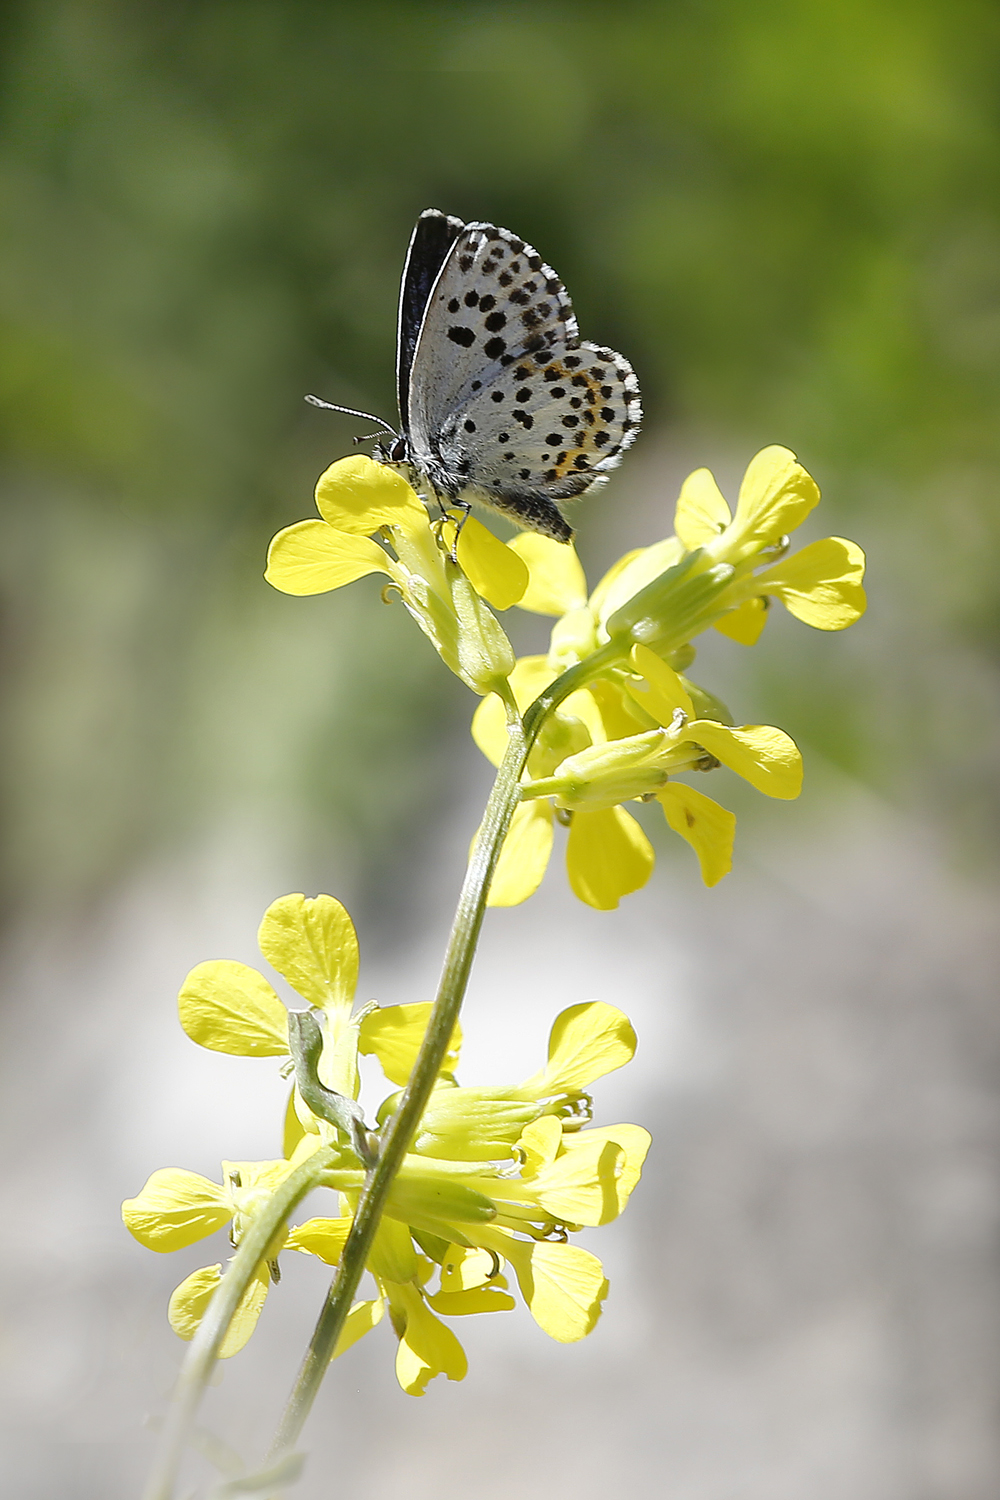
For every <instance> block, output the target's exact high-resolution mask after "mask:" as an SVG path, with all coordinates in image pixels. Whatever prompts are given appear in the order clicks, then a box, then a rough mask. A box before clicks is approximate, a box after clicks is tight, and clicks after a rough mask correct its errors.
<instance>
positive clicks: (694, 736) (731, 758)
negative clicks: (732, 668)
mask: <svg viewBox="0 0 1000 1500" xmlns="http://www.w3.org/2000/svg"><path fill="white" fill-rule="evenodd" d="M682 738H683V739H686V740H693V741H694V743H695V744H697V745H701V746H702V748H703V749H704V750H707V751H708V753H709V754H710V755H714V756H715V758H716V760H721V762H722V764H723V765H724V766H728V767H729V769H730V770H731V771H735V772H736V774H737V776H742V777H743V778H744V780H745V781H749V783H750V785H751V786H754V787H756V788H757V790H758V792H763V793H764V795H765V797H780V798H782V799H783V800H786V801H787V800H790V799H791V798H793V797H797V796H798V795H799V792H801V790H802V756H801V755H800V753H799V747H798V746H797V745H796V743H795V741H794V740H793V739H792V738H791V736H790V735H787V734H785V732H784V730H782V729H775V727H774V725H773V724H744V725H743V726H742V727H741V728H740V729H729V728H727V727H726V725H725V724H716V723H715V722H714V721H713V720H712V719H694V720H692V722H691V723H690V724H688V725H687V727H686V729H685V730H684V733H683V735H682Z"/></svg>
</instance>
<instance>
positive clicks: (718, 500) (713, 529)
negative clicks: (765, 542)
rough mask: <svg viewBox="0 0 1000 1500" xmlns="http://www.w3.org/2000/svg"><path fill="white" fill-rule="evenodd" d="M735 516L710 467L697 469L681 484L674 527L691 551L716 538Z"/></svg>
mask: <svg viewBox="0 0 1000 1500" xmlns="http://www.w3.org/2000/svg"><path fill="white" fill-rule="evenodd" d="M731 520H732V515H731V514H730V510H729V506H728V505H727V504H726V501H725V498H724V496H723V494H722V491H721V490H720V489H719V486H718V485H717V484H716V482H715V476H714V475H713V474H712V472H711V470H709V469H695V471H694V473H693V474H689V475H688V477H687V479H685V481H684V483H683V484H682V485H681V492H680V495H679V496H678V499H677V510H676V511H675V512H674V531H675V532H676V533H677V535H678V536H679V537H680V539H681V541H682V542H683V543H684V545H685V547H686V548H687V550H688V551H689V552H693V551H694V550H695V548H696V547H703V546H704V545H705V543H706V542H711V541H714V539H715V538H716V537H717V536H719V534H720V533H721V532H723V531H725V529H726V527H727V526H728V525H729V523H730V521H731Z"/></svg>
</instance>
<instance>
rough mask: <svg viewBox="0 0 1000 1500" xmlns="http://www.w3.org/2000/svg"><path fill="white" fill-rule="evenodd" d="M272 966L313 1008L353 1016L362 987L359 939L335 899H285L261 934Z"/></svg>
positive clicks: (274, 904) (262, 947) (266, 920)
mask: <svg viewBox="0 0 1000 1500" xmlns="http://www.w3.org/2000/svg"><path fill="white" fill-rule="evenodd" d="M257 941H258V943H259V945H260V951H261V953H262V954H263V955H264V957H265V958H266V959H267V961H268V963H269V964H271V966H272V967H273V968H275V969H277V971H278V973H279V974H280V975H281V976H282V977H283V978H284V979H287V980H288V983H289V984H290V985H291V986H292V988H293V989H294V990H296V991H297V992H298V993H299V994H300V995H301V996H302V998H303V1000H308V1001H309V1003H310V1005H317V1006H319V1007H320V1008H321V1009H324V1010H331V1011H336V1012H337V1013H345V1014H346V1013H349V1012H350V1009H351V1005H352V1003H353V1000H354V991H355V989H356V987H357V983H358V938H357V934H356V932H355V931H354V923H353V922H352V921H351V918H350V916H349V915H348V913H347V911H346V909H345V908H344V907H343V906H342V905H341V904H340V902H339V901H337V900H335V899H334V897H333V896H316V897H314V898H310V897H307V896H302V895H294V896H281V897H279V899H278V900H277V901H272V903H271V905H270V906H269V907H268V909H267V911H266V912H265V913H264V919H263V921H262V922H261V924H260V929H259V931H258V933H257Z"/></svg>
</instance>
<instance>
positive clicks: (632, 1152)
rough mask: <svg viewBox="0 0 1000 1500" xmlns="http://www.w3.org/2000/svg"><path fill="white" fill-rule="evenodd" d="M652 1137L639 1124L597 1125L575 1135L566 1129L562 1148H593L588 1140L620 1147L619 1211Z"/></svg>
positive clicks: (628, 1195) (640, 1170) (644, 1158)
mask: <svg viewBox="0 0 1000 1500" xmlns="http://www.w3.org/2000/svg"><path fill="white" fill-rule="evenodd" d="M652 1139H653V1138H652V1136H651V1135H650V1133H649V1131H648V1130H643V1128H642V1126H641V1125H600V1126H597V1127H596V1128H594V1129H591V1130H581V1131H579V1132H578V1133H577V1134H573V1132H572V1131H568V1132H566V1133H565V1134H564V1135H563V1138H562V1150H563V1152H564V1153H569V1152H573V1151H586V1150H593V1149H594V1148H593V1146H592V1145H591V1144H590V1143H591V1141H613V1142H614V1144H615V1145H616V1146H618V1147H619V1148H620V1149H621V1152H622V1158H621V1161H620V1163H619V1168H618V1172H617V1179H616V1184H615V1186H616V1191H617V1194H618V1212H619V1213H621V1212H622V1211H623V1210H624V1208H625V1205H626V1204H627V1203H628V1200H629V1198H630V1197H631V1194H632V1189H633V1188H634V1187H635V1185H636V1183H637V1182H638V1181H639V1177H640V1175H641V1173H642V1165H643V1162H644V1161H645V1160H646V1153H647V1152H648V1150H649V1148H650V1146H651V1144H652Z"/></svg>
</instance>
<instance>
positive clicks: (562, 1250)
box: [122, 895, 649, 1396]
mask: <svg viewBox="0 0 1000 1500" xmlns="http://www.w3.org/2000/svg"><path fill="white" fill-rule="evenodd" d="M259 942H260V949H261V952H262V954H263V955H264V957H265V959H266V960H267V961H268V963H269V964H270V965H271V966H272V967H273V968H274V969H275V970H277V972H278V973H279V974H280V975H282V976H283V978H284V979H286V980H287V981H288V983H289V984H290V985H291V986H292V988H293V989H294V990H295V991H296V992H297V993H298V994H299V995H300V996H301V997H302V999H303V1000H305V1001H306V1002H307V1004H308V1005H309V1006H310V1007H312V1009H311V1011H310V1012H307V1013H306V1014H309V1015H311V1016H313V1017H315V1018H316V1019H317V1020H318V1021H319V1030H320V1034H321V1036H322V1049H321V1051H320V1053H319V1058H318V1063H317V1066H316V1077H317V1082H318V1084H319V1085H320V1086H322V1087H323V1088H325V1089H326V1090H329V1091H333V1093H335V1094H336V1095H337V1096H342V1097H343V1099H344V1100H345V1101H350V1103H349V1108H351V1109H353V1110H356V1111H357V1117H358V1119H359V1120H361V1121H362V1133H363V1135H364V1137H365V1139H367V1140H372V1139H374V1137H373V1136H371V1135H369V1134H368V1132H367V1128H366V1127H364V1126H363V1116H362V1115H361V1111H360V1107H359V1106H358V1105H356V1104H354V1103H353V1101H355V1100H356V1099H357V1097H358V1094H359V1088H360V1086H359V1072H358V1056H359V1054H372V1055H374V1056H375V1057H376V1058H377V1060H378V1062H379V1063H380V1065H381V1067H382V1071H383V1072H384V1074H385V1076H386V1078H387V1079H388V1080H389V1082H390V1083H391V1084H394V1085H397V1086H399V1085H403V1084H405V1083H406V1081H407V1079H408V1078H409V1075H410V1071H411V1069H412V1067H413V1064H414V1061H415V1059H416V1055H417V1051H418V1049H419V1046H420V1043H421V1040H422V1038H423V1035H424V1031H425V1029H426V1026H427V1021H428V1016H429V1011H430V1007H429V1005H426V1004H409V1005H390V1006H386V1007H381V1006H378V1005H376V1004H375V1003H374V1002H371V1003H369V1004H367V1005H364V1006H362V1007H361V1008H360V1009H357V1010H356V1009H355V1008H354V991H355V986H356V983H357V974H358V945H357V939H356V936H355V932H354V927H353V924H352V922H351V919H350V917H349V916H348V914H347V912H346V911H345V910H344V908H343V906H341V904H340V903H339V902H338V901H336V900H334V899H333V898H332V897H330V896H318V897H316V898H315V899H312V900H310V899H307V898H306V897H304V896H301V895H294V896H285V897H282V898H281V899H280V900H278V901H276V902H274V903H273V905H272V906H270V907H269V908H268V910H267V912H266V913H265V916H264V919H263V922H262V923H261V927H260V932H259ZM179 1009H180V1019H181V1024H182V1025H183V1027H184V1030H185V1031H186V1032H187V1034H188V1036H190V1037H191V1038H192V1040H194V1041H196V1042H198V1043H199V1044H200V1045H202V1046H203V1047H207V1048H210V1049H212V1050H213V1051H218V1052H227V1053H232V1054H236V1055H240V1056H251V1057H282V1056H287V1055H288V1053H289V1012H288V1011H287V1010H286V1008H285V1006H284V1004H283V1003H282V1001H281V1000H280V999H279V997H278V995H277V993H276V992H275V990H274V988H273V987H272V985H271V984H270V983H269V981H268V980H267V979H266V978H265V977H264V976H263V975H262V974H260V973H258V972H257V970H255V969H252V968H250V967H248V966H247V965H246V964H241V963H236V962H233V961H229V960H219V961H213V962H209V963H203V964H200V965H199V966H198V967H197V968H196V969H194V970H193V971H192V972H191V974H190V975H189V976H188V978H187V980H186V981H185V984H184V986H183V988H182V990H181V993H180V1001H179ZM298 1014H300V1015H301V1014H302V1013H298ZM635 1045H636V1042H635V1033H634V1032H633V1030H632V1027H631V1026H630V1025H629V1022H628V1020H627V1019H626V1017H625V1016H624V1015H623V1014H622V1013H621V1012H620V1011H618V1010H615V1009H614V1008H613V1007H612V1006H610V1005H605V1004H602V1003H600V1002H596V1001H594V1002H590V1003H587V1004H581V1005H574V1006H571V1007H570V1008H569V1009H568V1010H564V1011H563V1012H562V1014H561V1015H559V1016H558V1017H557V1018H556V1021H555V1024H554V1025H553V1027H552V1033H551V1037H550V1041H549V1055H548V1060H547V1062H546V1064H545V1066H544V1067H543V1068H542V1069H541V1070H540V1071H538V1072H537V1073H535V1074H533V1075H532V1076H531V1077H530V1078H528V1079H526V1080H525V1082H523V1083H521V1084H519V1085H515V1086H511V1087H499V1088H463V1087H461V1086H459V1084H458V1083H457V1081H456V1079H455V1077H454V1073H453V1071H452V1070H453V1069H454V1067H455V1065H456V1063H457V1061H458V1056H459V1050H460V1046H461V1036H460V1033H459V1031H458V1028H457V1026H456V1028H455V1032H454V1033H453V1035H452V1038H451V1046H450V1050H449V1052H448V1055H447V1057H446V1059H445V1067H444V1069H443V1070H442V1072H441V1074H440V1076H439V1079H438V1083H437V1085H436V1087H435V1089H434V1091H433V1093H432V1094H431V1097H430V1102H429V1104H428V1107H427V1109H426V1110H425V1112H424V1115H423V1118H422V1121H421V1124H420V1127H419V1129H418V1132H417V1134H416V1137H415V1139H414V1140H413V1142H412V1144H411V1146H410V1149H409V1152H408V1153H407V1155H406V1156H405V1158H404V1161H403V1165H402V1168H401V1170H400V1172H399V1174H398V1176H397V1177H396V1178H395V1180H394V1182H393V1184H392V1188H391V1191H390V1196H389V1200H388V1205H387V1210H386V1214H385V1216H384V1217H383V1219H382V1221H381V1223H380V1225H379V1228H378V1231H377V1235H376V1238H375V1242H374V1246H373V1249H372V1252H371V1254H370V1255H369V1257H368V1263H367V1269H368V1271H369V1272H370V1273H371V1276H372V1279H373V1282H374V1295H373V1296H371V1297H369V1298H366V1299H365V1300H363V1301H359V1302H358V1303H356V1304H355V1305H354V1307H352V1309H351V1312H350V1314H349V1316H348V1319H347V1322H346V1324H345V1326H344V1330H343V1332H342V1334H341V1336H340V1339H339V1342H338V1344H337V1347H336V1350H335V1356H334V1357H336V1356H337V1355H340V1354H342V1353H343V1352H344V1351H345V1350H346V1349H348V1348H349V1347H350V1346H351V1345H352V1344H353V1343H355V1342H356V1341H357V1340H358V1339H359V1338H361V1337H362V1336H363V1335H364V1334H365V1333H367V1332H368V1331H369V1330H370V1329H371V1328H373V1327H374V1326H375V1325H376V1324H377V1323H378V1322H379V1321H380V1320H381V1319H382V1317H383V1314H384V1313H386V1312H387V1313H388V1316H389V1321H390V1322H391V1324H392V1327H393V1329H394V1330H395V1333H396V1336H397V1339H398V1341H399V1343H398V1352H397V1355H396V1374H397V1377H398V1379H399V1383H400V1385H401V1386H402V1388H403V1389H404V1390H405V1391H407V1392H409V1393H410V1394H411V1395H417V1396H419V1395H422V1394H423V1392H424V1390H425V1389H426V1386H427V1383H428V1381H430V1380H431V1379H433V1377H434V1376H435V1375H439V1374H445V1375H447V1376H448V1378H449V1379H451V1380H461V1379H462V1378H463V1376H464V1375H465V1373H466V1359H465V1354H464V1352H463V1350H462V1346H461V1344H460V1343H459V1341H458V1339H457V1338H456V1336H455V1334H454V1333H453V1331H452V1330H451V1328H450V1327H449V1325H448V1323H447V1322H446V1321H443V1320H444V1319H451V1318H453V1317H456V1316H461V1315H467V1314H471V1313H481V1312H491V1311H501V1310H504V1309H509V1308H512V1307H514V1305H515V1302H514V1298H513V1297H512V1296H511V1295H510V1293H509V1291H508V1282H507V1279H506V1277H505V1275H504V1267H505V1266H506V1267H508V1268H509V1269H510V1270H511V1271H512V1272H513V1275H514V1278H515V1279H516V1282H517V1284H518V1286H519V1288H520V1291H521V1295H522V1296H523V1298H524V1301H525V1302H526V1303H527V1305H528V1307H529V1309H530V1311H531V1313H532V1315H533V1317H534V1318H535V1321H536V1322H537V1323H538V1324H539V1326H540V1327H541V1328H543V1329H544V1331H545V1332H546V1333H548V1334H550V1335H551V1336H552V1337H553V1338H555V1339H559V1340H562V1341H565V1342H569V1341H573V1340H576V1339H580V1338H583V1337H584V1336H585V1335H586V1334H587V1333H589V1332H590V1331H591V1329H592V1328H593V1327H594V1324H595V1323H596V1321H597V1319H598V1317H599V1315H600V1311H601V1304H602V1301H603V1299H604V1297H605V1295H606V1293H607V1282H606V1280H605V1278H604V1273H603V1270H602V1268H601V1263H600V1261H599V1260H598V1259H597V1257H596V1256H594V1255H592V1254H591V1253H590V1252H589V1251H588V1250H584V1249H582V1248H581V1247H580V1246H579V1245H575V1244H571V1243H570V1242H569V1235H570V1233H571V1232H573V1231H575V1230H578V1229H580V1228H582V1227H584V1226H595V1225H599V1224H606V1223H609V1222H610V1221H611V1220H612V1219H614V1218H616V1217H617V1216H618V1214H619V1213H621V1211H622V1209H623V1208H624V1207H625V1205H626V1203H627V1201H628V1198H629V1194H630V1193H631V1191H632V1189H633V1187H634V1186H635V1184H636V1182H637V1181H638V1178H639V1173H640V1170H641V1167H642V1163H643V1160H644V1158H645V1155H646V1151H647V1148H648V1145H649V1136H648V1134H647V1133H646V1131H644V1130H642V1129H641V1128H640V1127H639V1126H637V1125H612V1126H601V1127H594V1126H592V1125H591V1124H590V1120H591V1117H592V1104H591V1099H590V1096H589V1094H588V1093H587V1092H586V1090H587V1088H588V1086H589V1085H590V1084H591V1083H592V1082H593V1081H594V1080H595V1079H597V1078H600V1077H602V1076H603V1075H604V1074H605V1073H609V1072H611V1071H612V1070H614V1069H615V1068H619V1067H621V1066H623V1064H625V1063H626V1062H628V1061H629V1060H630V1058H631V1057H632V1054H633V1052H634V1050H635ZM397 1098H398V1095H397V1094H396V1093H395V1092H393V1093H391V1094H390V1095H389V1096H388V1097H387V1098H386V1099H385V1101H384V1102H383V1104H382V1106H381V1108H380V1109H379V1111H378V1113H377V1118H376V1125H377V1126H382V1125H384V1124H385V1123H386V1121H387V1120H388V1119H389V1117H390V1116H391V1115H392V1113H393V1111H394V1109H395V1107H396V1101H397ZM357 1139H358V1137H357V1133H356V1132H352V1131H351V1130H350V1129H347V1128H344V1127H339V1126H336V1125H333V1124H331V1123H329V1122H328V1121H327V1120H326V1119H323V1118H319V1117H318V1116H317V1115H316V1114H314V1113H313V1112H312V1110H311V1109H310V1108H309V1107H308V1105H307V1104H306V1103H305V1101H304V1099H303V1097H302V1094H301V1092H300V1090H299V1087H298V1086H297V1085H296V1086H295V1087H294V1088H293V1091H292V1096H291V1099H290V1101H289V1109H288V1112H287V1116H286V1121H285V1139H284V1155H283V1157H282V1158H281V1159H280V1160H274V1161H263V1162H225V1163H223V1174H222V1175H223V1180H222V1183H221V1185H220V1184H218V1183H215V1182H211V1181H209V1180H208V1179H207V1178H204V1177H202V1176H200V1175H198V1174H197V1173H195V1172H188V1171H182V1170H180V1169H178V1168H165V1169H163V1170H161V1171H158V1172H154V1173H153V1175H152V1176H151V1177H150V1179H149V1181H148V1182H147V1183H146V1185H145V1187H144V1188H143V1189H142V1191H141V1192H140V1193H139V1195H138V1196H137V1197H135V1198H131V1199H129V1200H127V1201H126V1202H125V1203H124V1204H123V1206H122V1215H123V1218H124V1220H125V1223H126V1225H127V1226H128V1228H129V1229H130V1230H131V1232H132V1234H133V1235H134V1236H135V1237H136V1239H138V1240H139V1241H140V1242H141V1243H142V1244H143V1245H146V1246H147V1247H148V1248H149V1249H152V1250H160V1251H170V1250H179V1249H183V1248H185V1247H187V1246H189V1245H193V1244H194V1243H195V1242H196V1241H198V1240H200V1239H203V1238H205V1237H206V1236H208V1235H210V1234H212V1233H213V1232H214V1231H216V1230H218V1229H221V1228H223V1227H224V1226H225V1225H227V1224H228V1225H229V1226H230V1237H231V1240H232V1243H233V1244H234V1245H236V1244H238V1243H239V1241H240V1239H241V1238H242V1236H243V1235H244V1234H245V1233H246V1230H247V1227H248V1225H249V1224H250V1223H251V1222H252V1221H253V1219H254V1216H255V1214H257V1213H258V1212H259V1211H260V1209H261V1207H262V1205H263V1204H264V1203H265V1202H266V1201H267V1200H268V1198H269V1197H270V1195H271V1194H272V1193H273V1192H274V1189H275V1188H276V1187H277V1186H278V1184H279V1183H281V1182H282V1181H283V1179H284V1178H286V1177H287V1176H288V1175H289V1174H290V1173H291V1172H292V1171H294V1170H295V1168H296V1167H297V1166H298V1165H299V1164H300V1163H302V1162H304V1161H306V1160H307V1159H308V1157H309V1156H310V1155H311V1154H312V1153H313V1152H315V1151H316V1150H317V1148H318V1147H319V1146H320V1145H332V1146H335V1147H336V1148H337V1149H336V1153H335V1159H334V1162H333V1165H332V1166H331V1167H330V1168H329V1169H328V1170H326V1171H324V1172H323V1174H322V1176H321V1177H320V1178H319V1185H320V1186H321V1187H324V1188H327V1189H332V1190H333V1191H334V1192H335V1193H336V1194H337V1202H336V1208H337V1212H336V1213H334V1214H332V1215H331V1216H329V1217H318V1218H311V1219H308V1220H306V1221H305V1222H304V1223H301V1224H298V1225H294V1226H292V1225H288V1224H284V1225H282V1226H281V1227H280V1228H279V1229H278V1230H277V1231H276V1233H275V1234H274V1236H273V1238H272V1240H271V1242H270V1244H268V1246H267V1247H266V1250H265V1252H264V1254H263V1256H262V1257H261V1260H260V1263H259V1265H258V1266H257V1270H256V1275H255V1277H254V1279H253V1281H252V1283H251V1285H250V1286H249V1287H248V1289H247V1291H246V1293H245V1294H244V1296H243V1298H242V1301H241V1303H240V1305H239V1308H238V1310H237V1313H236V1316H235V1318H234V1319H233V1321H232V1322H231V1324H230V1327H229V1331H228V1334H227V1336H226V1339H225V1342H224V1343H223V1345H222V1348H221V1350H220V1353H221V1355H222V1356H223V1357H226V1356H229V1355H232V1354H235V1353H236V1352H237V1351H238V1350H239V1349H241V1348H242V1347H243V1345H244V1344H245V1343H246V1342H247V1340H248V1339H249V1338H250V1336H251V1334H252V1333H253V1330H254V1327H255V1326H256V1323H257V1320H258V1318H259V1316H260V1313H261V1311H262V1309H263V1306H264V1302H265V1299H266V1298H267V1295H268V1291H269V1289H270V1286H271V1285H272V1284H273V1283H274V1282H276V1281H277V1280H278V1278H279V1256H281V1255H283V1254H284V1253H285V1252H286V1251H291V1250H295V1251H298V1252H301V1253H303V1254H306V1255H314V1256H318V1257H319V1258H320V1259H321V1260H323V1261H325V1262H327V1263H328V1264H330V1265H336V1264H337V1263H338V1262H339V1260H340V1257H341V1254H342V1252H343V1249H344V1245H345V1243H346V1240H347V1236H348V1233H349V1231H350V1228H351V1224H352V1216H353V1212H354V1209H355V1207H356V1205H357V1201H358V1197H359V1195H360V1193H361V1190H362V1187H363V1185H364V1179H365V1166H366V1163H365V1161H364V1160H363V1159H362V1158H361V1156H360V1155H359V1152H358V1144H357ZM222 1274H223V1271H222V1266H221V1264H215V1265H210V1266H206V1267H202V1268H200V1269H198V1270H196V1271H194V1272H192V1274H191V1275H189V1276H187V1277H186V1278H185V1280H184V1281H182V1282H181V1284H180V1285H179V1286H178V1287H177V1289H176V1290H175V1292H174V1293H173V1295H172V1297H171V1299H170V1304H169V1319H170V1322H171V1325H172V1326H173V1328H174V1329H175V1331H176V1332H177V1333H178V1334H180V1336H181V1337H182V1338H191V1337H193V1335H194V1332H195V1330H196V1329H197V1327H198V1325H199V1323H200V1321H201V1319H202V1317H203V1315H204V1312H205V1309H206V1307H207V1304H208V1301H209V1299H210V1297H211V1295H212V1293H213V1292H214V1290H215V1288H216V1286H217V1285H218V1283H219V1280H220V1278H221V1276H222Z"/></svg>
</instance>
